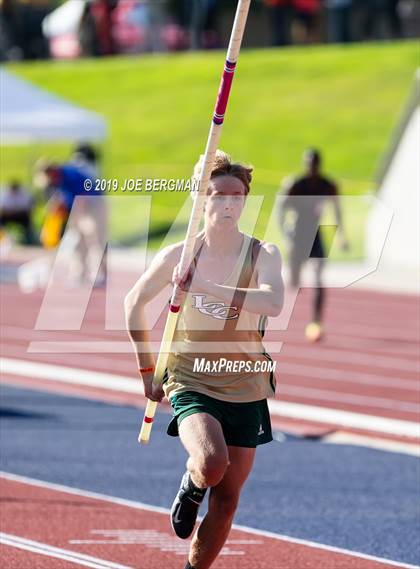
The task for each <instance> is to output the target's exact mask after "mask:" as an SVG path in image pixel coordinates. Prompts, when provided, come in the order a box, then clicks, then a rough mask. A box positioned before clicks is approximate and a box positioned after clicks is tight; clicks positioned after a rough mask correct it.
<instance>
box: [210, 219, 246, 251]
mask: <svg viewBox="0 0 420 569" xmlns="http://www.w3.org/2000/svg"><path fill="white" fill-rule="evenodd" d="M243 238H244V237H243V233H241V232H240V231H239V229H238V227H237V226H235V227H232V228H229V229H226V228H224V229H223V231H220V229H219V228H216V227H213V226H206V228H205V232H204V243H205V247H206V248H207V249H208V250H209V252H210V253H211V254H214V255H216V256H218V257H219V256H226V255H231V254H232V255H233V254H235V253H237V251H238V250H239V249H240V248H241V246H242V243H243Z"/></svg>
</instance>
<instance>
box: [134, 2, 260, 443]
mask: <svg viewBox="0 0 420 569" xmlns="http://www.w3.org/2000/svg"><path fill="white" fill-rule="evenodd" d="M250 3H251V0H239V2H238V7H237V9H236V16H235V21H234V23H233V28H232V34H231V37H230V42H229V47H228V51H227V57H226V64H225V68H224V72H223V75H222V80H221V83H220V88H219V93H218V96H217V101H216V107H215V110H214V115H213V119H212V123H211V127H210V132H209V136H208V139H207V146H206V151H205V154H204V164H203V168H202V171H201V175H200V181H199V190H198V192H197V196H196V199H195V200H194V205H193V208H192V211H191V216H190V220H189V223H188V229H187V235H186V237H185V241H184V246H183V249H182V254H181V260H180V274H181V275H184V274H185V273H186V272H187V270H188V269H189V267H190V265H191V263H192V260H193V255H194V244H195V240H196V237H197V233H198V231H199V227H200V220H201V216H202V212H203V207H204V200H205V197H206V193H207V188H208V186H209V182H210V175H211V171H212V167H213V164H214V159H215V155H216V151H217V147H218V144H219V138H220V133H221V130H222V125H223V121H224V116H225V111H226V107H227V103H228V100H229V93H230V88H231V86H232V81H233V75H234V72H235V68H236V62H237V60H238V57H239V52H240V49H241V43H242V38H243V34H244V30H245V25H246V20H247V17H248V11H249V6H250ZM182 299H183V292H182V291H181V290H180V289H179V288H178V287H177V286H174V290H173V293H172V298H171V303H170V305H169V312H168V316H167V320H166V325H165V329H164V332H163V336H162V342H161V345H160V349H159V356H158V360H157V363H156V368H155V373H154V376H153V383H154V384H155V385H160V384H161V382H162V379H163V375H164V373H165V369H166V365H167V362H168V356H169V353H170V350H171V344H172V339H173V337H174V333H175V328H176V324H177V321H178V314H179V310H180V308H181V304H182ZM156 407H157V403H156V402H155V401H151V400H150V399H149V400H148V401H147V406H146V411H145V414H144V418H143V423H142V426H141V430H140V434H139V438H138V440H139V442H140V443H143V444H146V443H148V442H149V439H150V433H151V430H152V424H153V418H154V416H155V412H156Z"/></svg>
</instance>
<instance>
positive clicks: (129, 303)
mask: <svg viewBox="0 0 420 569" xmlns="http://www.w3.org/2000/svg"><path fill="white" fill-rule="evenodd" d="M181 250H182V243H180V244H179V243H178V244H176V245H171V246H169V247H165V249H162V251H160V252H159V253H158V254H157V255H156V257H155V258H154V259H153V261H152V263H151V265H150V267H149V268H148V269H147V270H146V271H145V272H144V273H143V274H142V276H141V277H140V278H139V280H138V281H137V282H136V284H135V285H134V286H133V288H132V289H131V290H130V292H129V293H128V294H127V296H126V297H125V301H124V307H125V317H126V326H127V330H128V334H129V336H130V339H131V341H132V343H133V347H134V351H135V354H136V358H137V363H138V367H139V368H149V367H152V366H154V363H155V360H154V355H153V353H152V349H151V344H150V334H149V331H148V327H147V322H146V316H145V311H144V307H145V306H146V304H148V303H149V302H150V301H151V300H153V299H154V298H155V297H156V296H157V295H158V294H159V293H160V292H161V291H162V290H163V289H164V288H165V287H166V286H167V285H169V284H170V283H171V280H172V273H173V269H174V267H175V265H176V264H177V263H178V261H179V259H180V256H181ZM142 378H143V382H144V390H145V395H146V397H148V398H149V399H152V400H153V401H160V400H161V399H162V397H163V391H162V388H161V387H160V386H159V387H155V386H153V385H152V380H153V373H152V372H149V373H145V374H142Z"/></svg>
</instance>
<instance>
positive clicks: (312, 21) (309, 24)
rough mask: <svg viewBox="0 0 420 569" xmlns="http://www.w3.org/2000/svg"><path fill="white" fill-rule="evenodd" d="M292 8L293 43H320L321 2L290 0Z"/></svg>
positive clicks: (316, 0)
mask: <svg viewBox="0 0 420 569" xmlns="http://www.w3.org/2000/svg"><path fill="white" fill-rule="evenodd" d="M292 6H293V12H294V14H293V15H294V26H293V36H294V39H295V43H316V42H320V41H321V36H320V26H319V24H320V14H321V0H292Z"/></svg>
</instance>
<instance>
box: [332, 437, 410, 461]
mask: <svg viewBox="0 0 420 569" xmlns="http://www.w3.org/2000/svg"><path fill="white" fill-rule="evenodd" d="M322 442H323V443H326V444H338V445H356V446H362V447H368V448H375V449H378V450H386V451H390V452H396V453H401V454H408V455H410V456H419V457H420V445H419V444H418V443H417V444H413V443H402V442H400V441H392V440H389V439H381V438H376V437H367V436H363V435H357V434H356V433H346V432H344V431H338V432H336V433H331V435H326V436H325V437H323V439H322Z"/></svg>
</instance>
